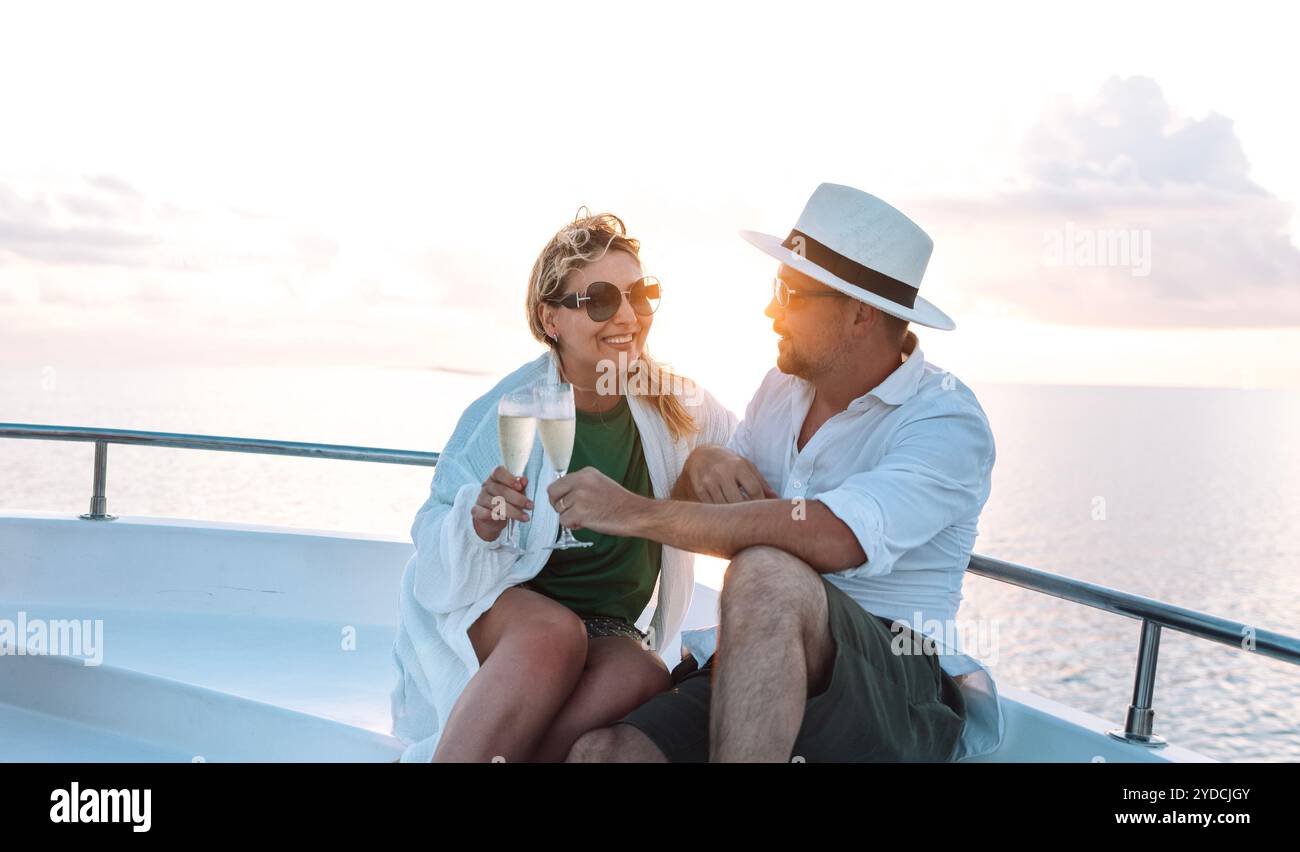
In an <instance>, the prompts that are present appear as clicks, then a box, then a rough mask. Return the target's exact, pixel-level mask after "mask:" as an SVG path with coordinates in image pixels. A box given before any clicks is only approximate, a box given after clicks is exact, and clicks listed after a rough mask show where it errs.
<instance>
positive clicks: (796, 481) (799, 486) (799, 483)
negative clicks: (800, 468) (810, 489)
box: [794, 479, 803, 488]
mask: <svg viewBox="0 0 1300 852" xmlns="http://www.w3.org/2000/svg"><path fill="white" fill-rule="evenodd" d="M794 487H795V488H803V483H802V482H800V481H799V480H797V479H796V480H795V481H794Z"/></svg>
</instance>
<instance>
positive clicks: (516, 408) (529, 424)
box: [491, 388, 537, 553]
mask: <svg viewBox="0 0 1300 852" xmlns="http://www.w3.org/2000/svg"><path fill="white" fill-rule="evenodd" d="M536 433H537V395H536V393H535V392H534V391H533V389H532V388H529V389H528V390H522V391H515V392H514V393H508V394H506V395H505V396H503V397H501V399H500V401H499V402H497V435H498V437H499V438H500V441H501V464H502V465H503V466H504V467H505V469H506V470H508V471H510V475H511V476H522V475H523V473H524V468H525V467H527V466H528V456H529V455H531V454H532V452H533V437H534V435H536ZM517 537H518V536H517V530H516V527H515V519H514V518H510V519H509V520H508V521H506V537H505V542H504V543H502V542H501V540H499V539H498V540H497V542H496V543H494V544H493V545H492V547H491V549H492V550H505V551H508V552H510V553H523V551H522V550H520V549H519V545H518V543H517V541H516V539H517Z"/></svg>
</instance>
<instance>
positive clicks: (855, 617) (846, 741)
mask: <svg viewBox="0 0 1300 852" xmlns="http://www.w3.org/2000/svg"><path fill="white" fill-rule="evenodd" d="M822 583H823V585H824V586H825V588H826V608H827V611H828V620H829V627H830V631H831V636H832V637H833V638H834V639H835V661H834V669H833V670H832V672H831V679H830V683H829V685H828V686H827V687H826V689H825V690H824V691H822V692H820V693H818V694H817V695H814V696H811V697H810V698H809V699H808V703H807V704H806V705H805V706H804V715H803V725H802V726H801V727H800V728H799V734H798V736H797V738H796V739H795V743H794V748H793V750H792V751H791V753H790V759H791V760H792V761H798V760H802V761H804V762H808V763H821V762H841V763H858V762H872V763H896V762H904V761H907V762H927V761H947V760H949V759H950V758H951V756H952V754H953V752H954V750H955V749H956V746H957V741H958V739H959V738H960V737H961V733H962V728H963V726H964V725H965V719H966V702H965V700H964V699H963V698H962V695H961V690H960V688H959V687H958V685H957V683H956V681H954V680H953V678H952V677H951V676H950V675H949V674H948V673H947V672H945V671H944V670H943V669H942V668H941V667H940V666H939V658H938V657H937V656H935V655H934V654H932V653H925V649H926V648H927V647H932V646H928V645H923V644H922V643H921V642H920V641H918V639H917V637H916V636H915V635H914V634H913V633H912V631H911V629H910V628H908V627H906V626H905V625H903V624H901V623H900V624H899V625H898V627H897V628H895V627H893V622H892V621H891V620H890V619H887V618H882V617H880V616H877V615H872V614H871V613H869V612H867V611H866V610H864V609H863V608H862V607H861V606H860V605H859V604H858V603H857V602H856V601H854V600H853V599H852V598H850V597H849V596H848V595H846V594H845V593H844V592H843V591H841V590H840V589H839V587H837V586H836V585H834V584H833V583H830V582H827V581H826V579H825V578H822ZM899 634H903V635H902V636H901V637H900V638H898V639H897V643H896V644H897V645H898V646H900V647H903V648H906V649H908V650H913V651H916V653H902V654H900V653H895V652H894V650H893V644H894V643H895V639H896V637H899ZM712 673H713V658H712V657H710V658H709V661H708V662H707V663H705V664H704V666H703V667H701V668H696V667H695V660H694V658H693V657H688V658H687V659H686V660H684V661H683V662H682V664H681V665H679V666H678V667H677V668H676V669H674V670H673V688H672V689H670V690H668V691H667V692H662V693H660V694H659V695H656V696H655V697H654V698H651V699H650V700H649V701H647V702H646V703H645V704H642V705H641V706H640V707H638V708H637V709H636V710H633V711H632V712H631V713H629V714H628V715H627V716H624V717H623V718H622V719H620V720H619V722H618V724H627V725H632V726H633V727H635V728H637V729H638V730H640V731H641V732H642V733H644V734H645V735H646V736H647V737H649V738H650V740H651V741H652V742H654V744H655V745H656V746H658V747H659V750H660V751H662V752H663V753H664V755H665V756H666V757H667V758H668V760H669V761H671V762H673V763H703V762H707V761H708V759H709V701H710V699H711V696H712Z"/></svg>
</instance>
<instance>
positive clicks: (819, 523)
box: [548, 184, 1002, 762]
mask: <svg viewBox="0 0 1300 852" xmlns="http://www.w3.org/2000/svg"><path fill="white" fill-rule="evenodd" d="M741 236H743V237H744V238H745V239H746V240H748V241H749V242H750V243H752V244H753V245H755V246H756V247H758V248H759V249H761V250H762V251H764V252H766V253H767V254H769V255H771V256H772V257H774V258H776V259H777V260H779V261H780V263H781V265H780V267H779V271H778V278H777V280H776V282H775V285H774V293H773V299H772V302H771V303H770V304H769V305H768V307H767V310H766V312H765V313H766V314H767V316H768V317H770V318H771V319H772V323H773V329H774V330H775V331H776V332H777V334H779V335H780V337H781V340H780V343H779V344H778V350H779V354H778V358H777V366H776V369H774V370H772V371H770V372H769V373H768V375H767V376H766V378H765V379H764V380H763V383H762V385H761V386H760V387H759V389H758V392H757V393H756V394H755V395H754V398H753V400H752V401H751V402H750V404H749V407H748V408H747V410H746V412H745V418H744V420H743V421H742V422H741V424H740V426H739V427H738V428H737V430H736V433H735V435H734V436H733V437H732V439H731V441H730V443H729V444H728V445H727V447H725V448H723V447H716V446H714V447H702V448H699V449H697V450H696V451H695V453H693V454H692V456H691V457H690V459H689V460H688V461H687V464H686V467H685V469H684V470H683V472H682V476H681V477H680V478H679V480H678V483H677V485H676V486H675V488H674V491H673V495H672V497H673V499H671V500H650V499H646V498H642V497H638V496H636V495H633V494H630V493H628V492H626V491H624V490H623V489H622V488H621V487H620V486H618V485H617V484H616V483H614V482H612V481H610V480H609V479H607V478H606V477H603V476H602V475H601V474H600V473H599V472H597V471H595V470H593V469H585V470H581V471H578V472H576V473H572V474H570V475H568V476H566V477H564V478H563V479H560V480H558V481H557V482H555V483H554V484H553V485H552V486H551V487H550V489H549V492H548V493H549V496H550V499H551V501H552V503H553V504H554V505H555V506H556V508H557V509H558V510H559V511H560V513H561V514H560V521H561V523H563V524H564V525H565V526H568V527H587V528H590V529H594V530H597V531H599V532H604V533H612V534H616V535H626V536H640V537H643V538H647V539H652V540H655V541H659V542H662V543H664V544H668V545H672V546H674V547H678V548H681V549H685V550H692V551H695V552H698V553H708V554H713V555H718V556H722V557H726V558H729V559H731V563H730V565H729V566H728V568H727V572H726V576H725V578H724V581H723V587H722V594H721V602H720V614H719V617H720V621H721V625H720V628H719V629H718V631H719V632H717V633H712V634H709V633H704V634H699V633H696V634H688V635H686V636H684V637H683V645H684V647H686V648H688V649H689V650H691V652H692V655H693V658H694V659H693V660H689V661H686V662H684V663H683V664H682V665H681V666H679V667H678V670H677V671H676V672H675V673H674V681H675V686H674V688H673V689H672V690H670V691H668V692H664V693H661V694H659V695H657V696H655V697H654V698H652V699H651V700H650V701H648V702H646V703H645V704H644V705H642V706H641V707H640V708H638V709H637V710H635V711H633V712H632V713H631V714H629V715H628V716H626V717H624V718H623V719H622V720H620V721H619V722H618V723H616V724H614V725H613V726H611V727H608V728H602V729H599V730H596V731H592V732H589V733H588V734H586V735H584V736H583V737H582V738H580V739H579V740H578V742H577V743H575V745H574V747H573V750H572V751H571V752H570V755H569V759H570V760H573V761H590V760H633V761H663V760H670V761H674V762H677V761H704V760H713V761H789V760H805V761H901V760H909V761H911V760H915V761H945V760H955V759H959V758H961V757H968V756H971V755H975V754H981V753H985V752H988V751H991V750H993V749H994V748H996V747H997V745H998V744H999V742H1000V741H1001V737H1002V717H1001V713H1000V710H999V708H998V704H997V693H996V690H995V689H994V687H993V682H992V678H991V677H990V676H989V674H988V672H987V670H986V669H984V668H983V666H981V665H980V664H979V663H978V662H976V661H975V660H973V659H971V658H970V657H967V656H965V655H964V654H961V653H959V652H958V651H957V650H956V647H955V644H956V643H955V642H952V641H950V637H951V636H952V635H955V631H954V630H953V627H952V625H953V623H954V619H955V617H956V614H957V608H958V605H959V603H960V601H961V584H962V578H963V576H964V573H965V569H966V564H967V562H968V560H969V558H970V553H971V549H972V547H973V546H974V543H975V536H976V523H977V521H978V518H979V513H980V510H981V508H982V507H983V505H984V503H985V501H986V500H987V499H988V494H989V479H990V475H991V472H992V468H993V461H994V443H993V436H992V433H991V431H990V429H989V426H988V421H987V420H986V418H985V416H984V412H983V410H982V409H981V408H980V406H979V403H978V402H977V401H976V399H975V396H974V394H973V393H971V391H970V390H969V389H968V388H967V387H966V386H965V385H963V384H962V383H960V382H958V381H957V380H956V379H955V378H954V377H953V376H951V375H950V374H948V373H945V372H942V371H940V370H938V369H937V368H936V367H934V366H933V365H930V364H927V363H926V362H925V358H924V355H923V354H922V352H921V349H920V347H919V345H918V341H917V338H916V335H915V334H913V333H912V332H910V331H908V330H907V325H908V323H909V322H914V323H917V324H919V325H924V326H929V327H932V328H938V329H951V328H953V327H954V324H953V322H952V320H951V319H949V318H948V317H947V315H945V314H944V313H943V312H942V311H940V310H939V309H938V308H936V307H935V306H933V305H932V304H930V303H929V302H927V301H926V300H924V299H922V298H921V297H920V296H919V295H918V292H917V291H918V287H919V285H920V283H921V278H922V276H923V274H924V272H925V267H926V265H927V264H928V262H929V259H930V254H931V251H932V249H933V242H932V241H931V240H930V238H929V237H928V236H927V235H926V234H925V232H924V231H922V230H921V228H919V227H918V226H917V225H916V224H915V223H913V222H912V221H911V220H910V219H908V218H907V217H906V216H904V215H903V214H902V213H900V212H899V211H898V210H895V209H894V208H893V207H891V206H889V205H888V204H886V203H885V202H883V201H881V200H880V199H878V198H875V197H874V196H871V195H868V194H867V193H864V192H860V191H858V190H855V189H852V188H850V187H845V186H837V185H834V184H822V185H821V186H820V187H818V189H817V191H816V192H815V193H813V195H812V197H811V198H810V199H809V201H808V204H807V206H806V207H805V208H804V211H803V213H802V215H801V216H800V217H799V220H798V222H797V223H796V225H795V228H794V230H793V231H792V232H791V233H790V235H789V236H788V237H787V238H786V239H784V240H782V239H780V238H779V237H772V236H767V235H763V234H757V233H753V232H748V231H745V232H741ZM934 625H939V628H938V630H936V629H935V628H934ZM715 644H716V652H714V653H712V654H710V651H711V650H712V647H713V646H714V645H715ZM699 663H702V664H703V665H702V666H700V667H699V668H698V669H696V670H694V671H692V670H691V669H692V667H693V666H694V665H696V664H699ZM963 675H964V676H966V677H964V678H963V680H962V681H958V680H957V678H958V677H961V676H963Z"/></svg>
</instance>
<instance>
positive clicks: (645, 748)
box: [565, 722, 668, 763]
mask: <svg viewBox="0 0 1300 852" xmlns="http://www.w3.org/2000/svg"><path fill="white" fill-rule="evenodd" d="M565 762H566V763H667V762H668V758H667V757H666V756H665V755H664V753H663V752H662V751H660V750H659V747H658V746H656V745H655V744H654V742H653V741H652V740H651V739H650V738H649V737H647V736H646V735H645V734H643V733H641V731H640V730H639V729H638V728H634V727H633V726H631V725H628V724H626V723H622V722H620V723H618V724H615V725H611V726H610V727H608V728H597V729H596V730H594V731H588V732H587V733H585V734H583V735H582V736H580V737H578V741H577V742H576V743H574V744H573V748H571V749H569V757H568V758H567V760H566V761H565Z"/></svg>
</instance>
